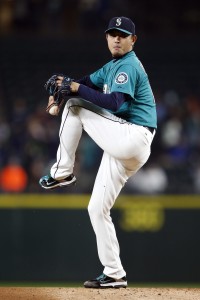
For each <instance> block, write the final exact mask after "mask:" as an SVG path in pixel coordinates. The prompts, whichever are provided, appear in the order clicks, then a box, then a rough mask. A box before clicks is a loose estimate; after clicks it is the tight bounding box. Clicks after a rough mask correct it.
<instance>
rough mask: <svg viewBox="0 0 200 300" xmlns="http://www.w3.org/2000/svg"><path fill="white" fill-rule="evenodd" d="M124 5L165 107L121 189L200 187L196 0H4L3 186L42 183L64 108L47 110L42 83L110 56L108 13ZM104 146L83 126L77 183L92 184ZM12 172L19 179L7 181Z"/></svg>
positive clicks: (78, 73) (0, 9)
mask: <svg viewBox="0 0 200 300" xmlns="http://www.w3.org/2000/svg"><path fill="white" fill-rule="evenodd" d="M121 15H125V16H128V17H130V18H131V19H132V20H133V21H134V22H135V24H136V34H137V35H138V41H137V43H136V46H135V52H136V54H137V55H138V57H139V58H140V59H141V61H142V62H143V64H144V67H145V68H146V70H147V73H148V75H149V79H150V82H151V85H152V89H153V91H154V94H155V99H156V102H157V112H158V131H157V134H156V137H155V140H154V143H153V146H152V155H151V158H150V160H149V162H148V163H147V164H146V166H145V167H144V168H143V170H141V171H140V172H139V173H138V174H137V176H136V177H135V179H133V180H130V181H129V183H128V184H127V186H126V187H125V189H124V190H123V192H124V193H131V194H132V193H153V194H155V193H190V194H191V193H192V194H193V193H195V194H198V193H199V192H200V118H199V115H200V77H199V68H200V59H199V53H200V41H199V30H200V5H199V2H198V1H194V0H191V1H189V2H182V1H176V2H174V1H168V2H167V3H166V4H163V3H162V2H161V1H156V0H152V1H147V0H146V1H145V0H140V1H131V0H124V1H122V0H73V1H72V0H67V1H64V0H16V1H14V0H1V1H0V45H1V46H0V103H1V110H0V168H1V181H0V189H1V192H2V193H4V192H8V191H9V192H10V191H11V192H12V191H16V192H17V191H20V192H21V191H22V192H31V193H35V192H40V193H41V192H43V191H42V190H41V188H40V187H39V185H38V179H39V178H40V177H41V176H43V175H44V174H46V173H48V171H49V168H50V166H51V165H52V163H53V162H54V161H55V156H56V151H57V145H58V130H59V125H60V116H59V117H57V118H56V117H51V116H49V115H47V114H46V112H45V107H46V104H47V100H48V95H47V94H46V92H45V90H44V83H45V82H46V80H47V79H48V78H49V77H50V76H51V75H52V74H54V73H56V72H59V73H64V74H67V75H69V76H71V77H73V78H76V79H78V78H81V77H82V76H84V75H86V74H90V73H92V72H93V71H95V70H97V69H98V68H100V67H101V66H102V65H103V64H105V63H106V62H107V61H109V60H110V58H111V57H110V54H109V51H108V49H107V45H106V41H105V35H104V30H105V29H106V27H107V24H108V22H109V19H110V18H111V17H113V16H121ZM101 154H102V153H101V150H99V149H98V148H97V147H96V145H95V144H94V143H93V141H91V140H90V138H88V136H86V135H84V136H83V138H82V142H81V144H80V147H79V149H78V151H77V159H76V166H75V173H76V176H77V177H78V178H80V180H79V179H78V182H79V183H78V185H77V189H76V192H77V191H78V192H80V193H88V192H90V191H91V187H92V185H93V182H94V178H95V176H96V172H97V168H98V166H99V162H100V159H101ZM12 167H14V169H13V168H12ZM15 172H17V174H18V172H19V175H17V178H18V181H19V182H18V181H17V180H16V182H12V183H10V182H11V179H10V177H9V176H11V177H12V181H13V176H12V174H16V173H15ZM79 176H80V177H79ZM14 177H15V176H14ZM147 183H150V184H147ZM65 193H66V191H65Z"/></svg>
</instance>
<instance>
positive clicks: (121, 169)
mask: <svg viewBox="0 0 200 300" xmlns="http://www.w3.org/2000/svg"><path fill="white" fill-rule="evenodd" d="M146 155H147V156H146V159H147V158H148V153H147V154H146ZM144 162H145V161H144ZM144 162H142V163H140V162H138V161H137V160H134V159H132V160H131V161H130V162H129V163H128V164H127V162H123V161H122V162H121V161H120V160H118V159H115V158H113V157H112V156H110V155H109V154H107V153H104V155H103V158H102V162H101V165H100V168H99V171H98V174H97V177H96V180H95V184H94V188H93V192H92V196H91V199H90V203H89V206H88V212H89V216H90V220H91V223H92V226H93V229H94V232H95V234H96V241H97V249H98V255H99V259H100V261H101V263H102V265H103V266H104V274H106V275H107V276H110V277H113V278H116V279H119V278H122V277H123V276H125V275H126V272H125V270H124V268H123V266H122V263H121V259H120V248H119V243H118V240H117V236H116V232H115V227H114V224H113V222H112V218H111V216H110V210H111V208H112V206H113V205H114V203H115V200H116V198H117V196H118V195H119V193H120V191H121V189H122V188H123V186H124V184H125V183H126V181H127V179H128V178H129V177H130V176H131V175H132V174H134V173H136V172H137V170H138V169H139V168H140V167H141V166H142V164H143V163H144ZM126 164H127V165H128V169H127V168H126ZM130 165H131V169H130Z"/></svg>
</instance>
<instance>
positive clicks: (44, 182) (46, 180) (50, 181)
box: [39, 174, 76, 190]
mask: <svg viewBox="0 0 200 300" xmlns="http://www.w3.org/2000/svg"><path fill="white" fill-rule="evenodd" d="M75 183H76V177H75V176H74V174H71V175H69V176H67V177H66V178H64V179H61V180H56V179H54V178H52V177H51V176H50V175H45V176H43V177H42V178H40V180H39V184H40V185H41V187H42V188H44V189H46V190H49V189H55V188H57V187H66V186H68V185H72V184H75Z"/></svg>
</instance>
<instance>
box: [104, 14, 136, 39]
mask: <svg viewBox="0 0 200 300" xmlns="http://www.w3.org/2000/svg"><path fill="white" fill-rule="evenodd" d="M113 29H117V30H119V31H122V32H125V33H127V34H129V35H130V34H132V35H135V24H134V23H133V22H132V21H131V19H129V18H126V17H114V18H112V19H111V20H110V22H109V24H108V28H107V29H106V31H105V32H109V31H110V30H113Z"/></svg>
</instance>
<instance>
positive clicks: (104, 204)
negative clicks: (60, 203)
mask: <svg viewBox="0 0 200 300" xmlns="http://www.w3.org/2000/svg"><path fill="white" fill-rule="evenodd" d="M83 129H84V130H85V131H86V132H87V133H88V135H89V136H90V137H91V138H92V139H93V140H94V142H95V143H96V144H97V145H98V146H99V147H101V148H102V149H103V150H104V154H103V157H102V161H101V164H100V167H99V170H98V174H97V177H96V180H95V184H94V188H93V192H92V195H91V199H90V202H89V206H88V212H89V216H90V220H91V223H92V226H93V229H94V232H95V234H96V240H97V249H98V255H99V259H100V261H101V263H102V265H103V266H104V271H103V273H104V274H106V275H107V276H110V277H112V278H115V279H119V278H121V277H123V276H125V275H126V272H125V270H124V269H123V266H122V263H121V260H120V249H119V244H118V240H117V236H116V232H115V228H114V224H113V222H112V219H111V216H110V210H111V208H112V206H113V205H114V203H115V200H116V198H117V196H118V195H119V193H120V191H121V189H122V187H123V186H124V184H125V183H126V181H127V179H128V178H129V177H130V176H132V175H134V174H135V173H136V172H137V171H138V170H139V169H140V168H141V167H142V166H143V165H144V164H145V162H146V161H147V160H148V158H149V155H150V147H151V143H152V140H153V136H154V135H153V134H152V133H151V132H150V131H149V130H148V129H146V128H145V127H143V126H139V125H134V124H132V123H128V122H126V121H125V120H122V119H120V118H118V117H116V116H114V115H113V114H110V113H109V112H107V111H106V110H105V109H103V108H100V107H98V106H96V105H94V104H92V103H90V102H88V101H85V100H83V99H80V98H72V99H69V100H68V101H67V103H66V105H65V108H64V110H63V114H62V122H61V126H60V145H59V148H58V151H57V161H56V163H55V164H54V165H53V166H52V168H51V176H52V177H53V178H55V179H63V178H65V177H66V176H68V175H70V174H72V173H73V168H74V162H75V153H76V149H77V146H78V143H79V140H80V138H81V135H82V130H83Z"/></svg>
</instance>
